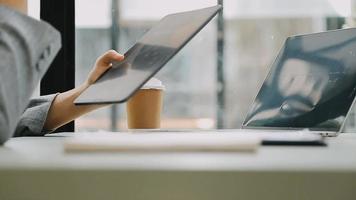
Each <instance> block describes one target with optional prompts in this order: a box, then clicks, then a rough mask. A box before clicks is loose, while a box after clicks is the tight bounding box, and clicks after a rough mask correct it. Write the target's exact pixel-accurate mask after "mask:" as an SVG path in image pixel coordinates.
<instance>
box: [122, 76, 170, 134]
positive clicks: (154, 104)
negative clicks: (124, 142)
mask: <svg viewBox="0 0 356 200" xmlns="http://www.w3.org/2000/svg"><path fill="white" fill-rule="evenodd" d="M164 90H165V87H164V86H163V84H162V82H161V81H160V80H158V79H156V78H152V79H150V80H149V81H148V82H147V83H146V84H145V85H144V86H143V87H142V88H141V89H140V90H138V91H137V92H136V93H135V94H134V95H133V96H132V97H131V98H130V99H129V100H128V101H127V105H126V112H127V127H128V128H129V129H159V128H160V127H161V112H162V105H163V92H164Z"/></svg>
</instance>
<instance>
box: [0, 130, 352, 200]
mask: <svg viewBox="0 0 356 200" xmlns="http://www.w3.org/2000/svg"><path fill="white" fill-rule="evenodd" d="M63 139H64V137H27V138H26V137H25V138H14V139H11V140H10V141H8V142H7V143H6V144H5V146H3V147H0V199H1V200H13V199H26V200H32V199H33V200H42V199H43V200H49V199H51V200H52V199H61V200H62V199H85V200H92V199H103V200H110V199H122V200H130V199H135V200H150V199H152V200H153V199H154V200H160V199H162V200H163V199H164V200H168V199H169V200H176V199H177V200H182V199H183V200H190V199H192V200H199V199H204V200H210V199H211V200H220V199H221V200H237V199H244V200H249V199H271V200H272V199H273V200H276V199H283V200H299V199H311V200H318V199H323V200H329V199H340V200H348V199H350V200H355V199H356V134H342V135H340V136H338V137H337V138H329V139H328V144H329V145H328V147H261V148H260V149H259V150H258V152H257V153H86V154H83V153H80V154H67V153H65V152H63V146H62V142H63Z"/></svg>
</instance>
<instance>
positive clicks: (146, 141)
mask: <svg viewBox="0 0 356 200" xmlns="http://www.w3.org/2000/svg"><path fill="white" fill-rule="evenodd" d="M260 144H261V139H260V137H258V136H249V135H243V134H234V133H199V132H194V133H94V134H89V133H88V134H78V135H77V136H75V137H71V138H68V139H66V141H65V143H64V149H65V150H66V151H67V152H80V151H84V152H85V151H248V152H253V151H255V150H256V149H257V148H258V146H259V145H260Z"/></svg>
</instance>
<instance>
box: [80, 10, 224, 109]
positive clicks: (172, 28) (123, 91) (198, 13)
mask: <svg viewBox="0 0 356 200" xmlns="http://www.w3.org/2000/svg"><path fill="white" fill-rule="evenodd" d="M220 9H221V6H213V7H209V8H204V9H200V10H194V11H188V12H183V13H177V14H171V15H168V16H166V17H164V18H163V19H162V20H161V21H160V22H159V23H158V24H157V25H156V26H154V27H153V28H152V29H151V30H149V31H148V32H147V33H146V34H145V35H144V36H143V37H142V38H141V39H140V40H139V41H138V42H137V43H136V44H135V45H134V46H133V47H132V48H131V49H129V50H128V51H127V52H126V53H125V59H124V60H123V61H122V62H120V63H114V64H113V67H112V68H111V69H109V70H108V71H107V72H106V73H105V74H104V75H103V76H101V77H100V78H99V79H98V80H97V81H96V82H95V83H94V84H93V85H91V86H90V87H89V88H88V89H87V90H85V91H84V92H83V93H82V94H81V95H80V96H79V97H78V98H77V99H76V100H75V102H74V103H75V104H102V103H121V102H124V101H126V100H128V99H129V98H130V97H131V95H133V94H134V92H135V91H136V90H138V89H139V88H140V87H141V86H142V85H143V84H145V82H147V81H148V80H149V79H150V78H151V77H152V76H153V75H154V74H156V73H157V72H158V71H159V70H160V69H161V68H162V67H163V66H164V65H165V64H166V63H167V62H168V61H169V60H170V59H171V58H172V57H173V56H174V55H175V54H176V53H177V52H178V51H179V50H180V49H181V48H182V47H183V46H184V45H185V44H186V43H187V42H188V41H189V40H190V39H191V38H192V37H193V36H194V35H195V34H196V33H198V32H199V31H200V30H201V29H202V28H203V27H204V26H205V25H206V24H207V23H208V22H209V21H210V20H211V19H212V18H213V17H214V16H215V15H216V14H217V12H218V11H219V10H220Z"/></svg>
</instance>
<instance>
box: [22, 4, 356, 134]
mask: <svg viewBox="0 0 356 200" xmlns="http://www.w3.org/2000/svg"><path fill="white" fill-rule="evenodd" d="M216 4H223V6H224V11H223V14H222V15H220V16H217V17H215V18H214V20H213V21H211V22H210V23H209V24H208V25H207V26H206V27H205V28H204V29H203V30H202V31H201V32H200V33H198V35H197V36H196V37H195V38H193V39H192V41H191V42H190V43H188V44H187V45H186V46H185V47H184V48H183V49H182V50H181V51H180V52H179V53H178V54H177V55H176V56H175V57H174V58H173V59H172V60H171V61H170V62H169V63H168V64H167V65H166V66H165V67H164V68H163V69H162V70H161V71H160V72H159V73H158V74H157V76H156V77H157V78H159V79H160V80H162V81H163V83H164V85H165V86H166V88H167V90H166V92H165V95H164V109H163V115H162V124H161V125H162V128H167V129H176V128H184V129H215V128H219V129H220V128H229V129H230V128H240V127H241V124H242V122H243V119H244V117H245V115H246V114H247V112H248V109H249V106H250V104H251V103H252V101H253V99H254V97H255V95H256V94H257V92H258V89H259V87H260V86H261V84H262V82H263V80H264V78H265V76H266V75H267V72H268V69H269V66H270V64H271V63H272V62H273V60H274V59H275V57H276V55H277V53H278V51H279V49H280V48H281V47H282V45H283V43H284V41H285V39H286V38H287V37H288V36H291V35H298V34H305V33H313V32H320V31H325V30H333V29H339V28H345V27H353V26H354V23H355V20H354V19H355V17H354V16H356V0H298V1H295V0H194V1H191V0H150V1H147V0H146V1H144V0H76V1H75V13H76V21H75V23H76V44H75V46H76V49H75V51H76V58H75V59H76V77H75V78H76V84H77V85H79V84H81V83H82V82H83V81H84V80H85V78H86V76H87V74H88V72H89V70H90V69H91V68H92V66H93V64H94V62H95V60H96V58H97V57H98V56H99V55H101V54H102V53H104V52H105V51H106V50H108V49H116V50H117V51H118V52H121V53H125V52H126V51H127V50H128V49H129V48H130V47H131V46H132V45H133V44H134V43H135V41H136V40H138V39H140V37H141V36H142V35H143V34H144V33H145V32H146V31H148V30H149V29H150V28H151V27H152V26H153V25H155V24H156V23H157V22H158V21H159V20H160V19H161V18H162V17H163V16H165V15H167V14H170V13H174V12H182V11H187V10H192V9H198V8H203V7H207V6H212V5H216ZM29 14H30V15H32V16H33V17H35V18H39V0H29ZM125 107H126V105H125V104H119V105H115V106H111V107H106V108H103V109H100V110H97V111H95V112H92V113H90V114H88V115H85V116H83V117H81V118H79V119H77V120H76V124H75V127H76V131H97V130H107V131H117V130H121V129H126V111H125ZM355 130H356V119H355V114H354V112H352V113H351V115H350V116H349V118H348V121H347V126H346V131H347V132H350V131H355Z"/></svg>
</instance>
